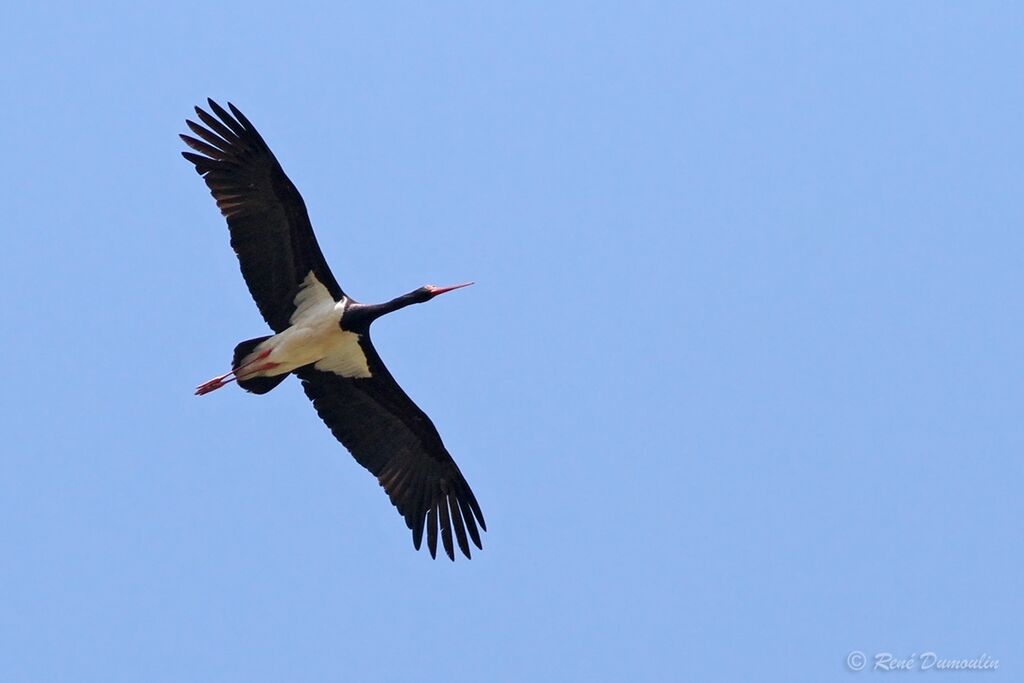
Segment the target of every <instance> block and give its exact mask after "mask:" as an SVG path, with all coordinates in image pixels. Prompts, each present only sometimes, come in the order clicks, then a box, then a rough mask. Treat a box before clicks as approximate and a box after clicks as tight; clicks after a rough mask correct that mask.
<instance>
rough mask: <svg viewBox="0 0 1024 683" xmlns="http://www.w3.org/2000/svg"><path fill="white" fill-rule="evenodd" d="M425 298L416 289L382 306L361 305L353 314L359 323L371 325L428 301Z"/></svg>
mask: <svg viewBox="0 0 1024 683" xmlns="http://www.w3.org/2000/svg"><path fill="white" fill-rule="evenodd" d="M426 300H427V299H424V298H423V295H422V292H421V291H420V290H418V289H414V290H413V291H411V292H409V293H408V294H403V295H402V296H399V297H395V298H394V299H392V300H391V301H385V302H384V303H382V304H359V306H358V309H356V310H353V311H352V313H355V314H356V315H355V316H353V317H358V319H359V322H361V323H364V324H365V325H369V324H370V323H372V322H373V321H374V320H376V319H377V318H380V317H381V316H385V315H387V314H388V313H394V312H395V311H397V310H399V309H401V308H405V307H406V306H411V305H412V304H420V303H423V302H424V301H426Z"/></svg>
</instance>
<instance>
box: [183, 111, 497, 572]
mask: <svg viewBox="0 0 1024 683" xmlns="http://www.w3.org/2000/svg"><path fill="white" fill-rule="evenodd" d="M207 101H208V102H209V106H210V110H211V111H212V112H213V113H214V114H216V117H215V116H213V115H211V114H210V113H208V112H206V111H204V110H203V109H202V108H200V107H196V108H195V111H196V115H197V116H198V117H199V120H200V121H202V123H203V124H205V127H204V126H203V125H200V124H198V123H195V122H194V121H189V120H186V124H187V125H188V127H189V129H191V131H192V133H194V134H195V135H196V136H197V137H192V136H189V135H182V136H181V139H182V140H184V141H185V143H186V144H187V145H188V146H189V147H191V148H192V149H194V150H195V151H196V152H198V154H193V153H191V152H182V155H183V156H184V157H185V158H186V159H187V160H188V161H190V162H191V163H192V164H194V165H195V169H196V171H197V172H198V173H199V175H201V176H202V177H203V179H204V180H205V181H206V184H207V186H208V187H209V188H210V192H211V193H212V194H213V197H214V199H216V201H217V206H218V207H219V208H220V211H221V213H222V214H223V215H224V217H225V218H226V219H227V223H228V230H229V232H230V233H231V246H232V248H234V250H235V253H236V254H237V255H238V262H239V265H240V266H241V269H242V276H243V277H244V278H245V282H246V284H247V285H248V287H249V292H250V293H251V294H252V298H253V299H254V300H255V301H256V306H257V307H258V308H259V309H260V313H261V314H262V315H263V318H264V320H266V321H267V324H268V325H269V326H270V328H271V329H272V330H273V331H274V334H272V335H268V336H265V337H258V338H256V339H249V340H247V341H243V342H242V343H240V344H238V346H236V347H235V352H234V357H233V359H232V361H231V371H230V372H227V373H225V374H223V375H221V376H219V377H215V378H213V379H211V380H210V381H208V382H206V383H204V384H201V385H200V386H199V387H197V388H196V394H197V395H203V394H208V393H209V392H211V391H213V390H215V389H219V388H221V387H222V386H224V385H225V384H227V383H228V382H231V381H235V380H237V381H238V385H239V386H241V387H242V388H243V389H245V390H246V391H249V392H252V393H254V394H265V393H267V392H268V391H270V390H271V389H273V388H274V387H276V386H277V385H278V384H280V383H281V381H282V380H284V378H285V377H287V376H288V375H290V374H295V375H297V376H298V377H299V379H300V380H302V388H303V389H304V390H305V392H306V395H307V396H308V397H309V399H310V400H311V401H312V402H313V406H314V407H315V408H316V411H317V413H318V414H319V415H320V417H321V419H323V421H324V422H325V423H326V424H327V426H328V427H329V428H330V430H331V432H332V433H333V434H334V436H335V437H336V438H337V439H338V440H339V441H340V442H341V443H342V444H344V446H345V447H346V448H347V449H348V450H349V451H350V452H351V453H352V455H353V457H355V459H356V461H358V462H359V464H360V465H362V466H363V467H365V468H366V469H368V470H369V471H370V473H371V474H373V476H375V477H376V478H377V481H378V482H379V483H380V485H381V486H382V487H383V488H384V491H385V492H386V493H387V494H388V497H389V498H390V499H391V502H392V503H393V504H394V505H395V507H396V508H398V512H399V514H401V515H402V517H404V518H405V523H406V524H407V525H408V527H409V528H410V529H411V530H412V541H413V545H414V546H415V547H416V549H417V550H418V549H419V548H420V544H421V543H422V541H423V529H424V525H426V530H427V547H428V548H429V549H430V555H431V557H434V558H436V557H437V537H438V530H439V529H440V535H441V541H442V543H443V544H444V549H445V552H446V553H447V554H448V557H449V558H451V559H452V560H454V559H455V550H454V544H453V539H452V534H453V532H454V536H455V539H454V540H455V541H456V542H457V543H458V545H459V549H460V550H462V553H463V554H464V555H465V556H466V557H467V558H468V557H470V550H469V539H472V541H473V543H474V544H475V545H476V547H477V548H482V547H483V546H482V545H481V544H480V531H479V529H483V530H485V531H486V530H487V526H486V524H485V523H484V517H483V514H482V513H481V512H480V505H479V504H478V503H477V501H476V497H475V496H474V495H473V491H472V490H470V488H469V484H468V483H466V480H465V478H464V477H463V476H462V473H461V472H460V471H459V468H458V466H457V465H456V464H455V461H454V460H453V459H452V456H451V455H450V454H449V453H448V450H447V449H446V448H445V446H444V444H443V443H442V442H441V437H440V435H439V434H438V433H437V429H436V428H435V427H434V424H433V423H432V422H431V421H430V418H429V417H427V415H426V414H425V413H424V412H423V411H422V410H420V408H419V407H417V405H416V404H415V403H413V401H412V399H410V398H409V396H408V395H407V394H406V393H405V392H404V391H402V388H401V387H400V386H398V383H397V382H395V379H394V378H393V377H392V376H391V373H390V372H388V369H387V368H386V367H385V366H384V362H383V361H382V360H381V359H380V356H379V355H377V351H376V350H375V349H374V348H373V343H372V342H371V341H370V325H371V324H372V323H373V321H374V320H376V319H377V318H379V317H381V316H382V315H384V314H386V313H391V312H392V311H397V310H398V309H400V308H405V307H406V306H409V305H411V304H420V303H424V302H426V301H430V300H431V299H433V298H434V297H436V296H438V295H439V294H444V293H445V292H450V291H452V290H454V289H459V288H461V287H466V286H468V285H469V284H472V283H467V284H462V285H455V286H452V287H435V286H433V285H424V286H423V287H420V288H418V289H414V290H413V291H411V292H409V293H408V294H403V295H402V296H400V297H398V298H396V299H392V300H391V301H388V302H386V303H383V304H361V303H359V302H357V301H355V300H354V299H353V298H352V297H350V296H348V295H346V294H345V292H344V291H342V289H341V287H340V286H338V282H337V280H335V279H334V275H332V274H331V270H330V268H328V267H327V262H326V261H325V260H324V256H323V253H322V252H321V251H320V246H319V245H318V244H317V241H316V236H315V235H314V234H313V226H312V225H311V224H310V221H309V216H308V215H307V213H306V205H305V203H304V202H303V201H302V196H301V195H300V194H299V191H298V190H297V189H295V186H294V185H293V184H292V182H291V181H290V180H288V176H286V175H285V174H284V171H283V170H282V169H281V165H280V164H279V163H278V162H277V159H276V158H274V154H273V153H272V152H271V151H270V148H269V147H268V146H267V143H266V142H264V141H263V138H262V137H261V136H260V134H259V133H258V132H257V131H256V128H255V127H253V125H252V123H250V122H249V120H248V119H247V118H246V117H245V116H244V115H243V114H242V112H240V111H239V110H238V109H237V108H236V107H235V106H234V105H233V104H231V103H228V108H229V109H230V110H231V112H230V113H228V112H227V111H226V110H225V109H224V108H223V107H221V106H220V105H219V104H217V103H216V102H214V101H213V100H212V99H211V100H207ZM478 526H479V529H478ZM467 537H468V538H467Z"/></svg>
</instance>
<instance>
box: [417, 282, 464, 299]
mask: <svg viewBox="0 0 1024 683" xmlns="http://www.w3.org/2000/svg"><path fill="white" fill-rule="evenodd" d="M472 284H475V283H473V282H463V283H462V284H461V285H452V286H451V287H435V286H434V285H427V289H428V290H430V295H431V296H437V295H438V294H444V293H445V292H450V291H452V290H453V289H462V288H463V287H469V286H470V285H472Z"/></svg>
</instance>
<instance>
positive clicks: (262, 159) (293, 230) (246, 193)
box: [181, 100, 344, 332]
mask: <svg viewBox="0 0 1024 683" xmlns="http://www.w3.org/2000/svg"><path fill="white" fill-rule="evenodd" d="M207 101H208V102H209V104H210V109H212V110H213V112H214V113H215V114H216V115H217V117H216V118H215V117H214V116H212V115H210V114H209V113H207V112H206V111H204V110H202V109H200V108H199V107H196V115H198V117H199V119H200V120H201V121H202V122H203V123H204V124H206V127H205V128H204V127H203V126H201V125H199V124H198V123H195V122H194V121H186V122H185V123H186V124H188V127H189V128H190V129H191V130H192V132H193V133H195V134H196V135H197V136H199V138H202V139H201V140H200V139H197V138H194V137H191V136H189V135H182V136H181V139H182V140H184V141H185V143H186V144H188V146H189V147H191V148H192V149H194V150H196V151H197V152H199V154H193V153H191V152H182V156H184V157H185V158H186V159H188V160H189V161H191V162H192V163H193V164H195V167H196V171H197V172H198V173H199V174H200V175H201V176H203V179H204V180H206V184H207V185H208V186H209V187H210V192H211V193H212V194H213V197H214V199H216V200H217V206H218V207H219V208H220V211H221V213H222V214H224V216H225V217H226V218H227V220H228V228H229V229H230V231H231V246H232V247H233V248H234V250H235V253H236V254H238V262H239V265H240V266H241V267H242V276H243V277H244V278H245V283H246V284H247V285H248V286H249V292H250V293H252V298H253V299H254V300H255V301H256V305H257V306H258V307H259V309H260V313H261V314H262V315H263V319H264V320H266V321H267V324H268V325H270V327H271V328H272V329H273V330H274V331H275V332H281V331H282V330H284V329H286V328H287V327H288V325H289V318H291V315H292V313H293V312H294V310H295V304H294V300H295V295H296V293H297V292H298V289H299V285H300V284H301V283H302V280H303V279H304V278H305V277H306V276H307V275H308V274H309V273H310V272H311V271H312V272H313V274H314V275H315V276H316V278H317V279H318V280H319V281H320V282H321V283H322V284H323V285H324V286H325V287H326V288H327V291H329V292H330V293H331V296H333V297H334V299H335V301H340V300H341V298H342V297H343V296H344V292H342V290H341V287H339V286H338V283H337V281H336V280H335V279H334V275H332V274H331V270H330V268H328V267H327V262H326V261H325V260H324V255H323V253H321V251H320V245H318V244H317V241H316V235H314V234H313V226H312V225H311V224H310V222H309V216H308V215H307V213H306V205H305V203H304V202H303V201H302V195H300V194H299V191H298V190H296V189H295V186H294V185H293V184H292V182H291V181H290V180H288V176H286V175H285V174H284V171H283V170H281V165H280V164H279V163H277V159H275V158H274V154H273V152H271V151H270V148H269V147H267V143H266V142H264V141H263V138H262V137H260V134H259V133H257V132H256V128H254V127H253V125H252V124H251V123H250V122H249V120H248V119H247V118H245V116H244V115H243V114H242V112H240V111H238V109H236V108H235V106H234V105H233V104H231V103H228V107H230V108H231V112H232V114H234V116H232V115H231V114H229V113H228V112H227V111H225V110H224V108H223V107H221V106H220V105H219V104H217V103H216V102H214V101H213V100H207ZM218 119H219V120H218Z"/></svg>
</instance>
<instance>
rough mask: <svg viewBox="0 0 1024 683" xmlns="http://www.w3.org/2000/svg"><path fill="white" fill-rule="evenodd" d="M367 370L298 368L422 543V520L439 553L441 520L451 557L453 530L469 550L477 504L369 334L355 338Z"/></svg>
mask: <svg viewBox="0 0 1024 683" xmlns="http://www.w3.org/2000/svg"><path fill="white" fill-rule="evenodd" d="M359 343H360V346H361V347H362V349H363V352H364V353H365V354H366V357H367V364H368V366H369V368H370V372H371V375H372V376H371V377H365V378H346V377H342V376H340V375H336V374H334V373H332V372H322V371H320V370H316V369H315V368H314V367H313V366H312V365H307V366H305V367H302V368H299V369H298V370H296V371H295V374H297V375H298V376H299V377H300V378H301V379H302V388H303V389H305V391H306V395H307V396H309V398H310V400H311V401H313V405H314V406H315V407H316V412H317V413H318V414H319V415H320V417H321V418H322V419H323V421H324V422H325V423H327V426H328V427H330V429H331V432H332V433H333V434H334V436H335V437H337V439H338V440H339V441H341V443H343V444H344V445H345V447H346V448H347V449H348V450H349V451H350V452H351V453H352V455H353V456H354V457H355V459H356V460H357V461H358V462H359V464H360V465H362V466H363V467H365V468H366V469H368V470H369V471H370V473H371V474H373V476H375V477H377V481H378V482H379V483H380V485H381V486H382V487H383V488H384V491H385V492H386V493H387V494H388V497H389V498H390V499H391V502H392V503H393V504H394V505H395V507H397V508H398V512H399V514H401V515H402V516H403V517H404V518H405V523H406V524H407V525H408V527H409V528H410V529H412V541H413V545H414V546H416V549H417V550H419V547H420V544H421V543H422V541H423V526H424V523H425V524H426V529H427V547H428V548H429V549H430V555H431V557H436V556H437V532H438V527H439V525H440V530H441V540H442V542H443V543H444V549H445V552H446V553H447V554H448V557H449V558H451V559H452V560H454V559H455V550H454V547H453V543H452V531H453V530H454V532H455V540H457V541H458V544H459V548H460V549H461V550H462V554H463V555H465V556H466V557H470V552H469V543H468V541H467V538H466V536H467V532H468V535H469V538H471V539H472V540H473V543H474V544H475V545H476V547H477V548H482V547H483V546H482V545H480V532H479V530H478V529H477V524H478V523H479V525H480V529H483V530H484V531H486V530H487V525H486V524H485V523H484V517H483V513H481V512H480V505H479V504H478V503H477V502H476V497H475V496H473V491H472V490H470V488H469V484H468V483H466V480H465V478H464V477H463V476H462V472H460V471H459V468H458V466H457V465H456V464H455V461H454V460H452V456H451V455H449V453H448V450H447V449H446V448H445V447H444V444H443V443H442V442H441V437H440V435H439V434H438V433H437V429H436V428H435V427H434V424H433V423H432V422H431V421H430V418H429V417H427V415H426V414H425V413H424V412H423V411H422V410H420V409H419V407H418V406H417V405H416V404H415V403H413V402H412V399H411V398H409V396H408V395H407V394H406V393H405V392H404V391H402V388H401V387H400V386H398V383H397V382H395V379H394V377H392V376H391V373H390V372H388V369H387V368H386V367H384V363H383V361H381V359H380V356H378V355H377V352H376V350H375V349H374V348H373V344H372V343H371V342H370V338H369V335H368V334H364V335H363V336H362V338H361V339H360V342H359Z"/></svg>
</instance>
